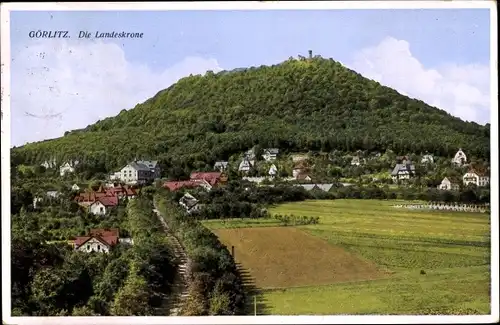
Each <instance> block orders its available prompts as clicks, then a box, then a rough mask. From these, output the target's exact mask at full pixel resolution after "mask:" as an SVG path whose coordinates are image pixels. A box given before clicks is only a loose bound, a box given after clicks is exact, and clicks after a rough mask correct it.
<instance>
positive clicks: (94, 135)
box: [12, 57, 490, 172]
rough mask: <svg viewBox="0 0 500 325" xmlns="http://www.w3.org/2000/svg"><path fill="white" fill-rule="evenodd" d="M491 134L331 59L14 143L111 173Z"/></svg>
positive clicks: (475, 151) (217, 78)
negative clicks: (139, 165)
mask: <svg viewBox="0 0 500 325" xmlns="http://www.w3.org/2000/svg"><path fill="white" fill-rule="evenodd" d="M408 77H409V78H411V76H408ZM489 135H490V130H489V125H486V126H481V125H478V124H476V123H469V122H464V121H462V120H460V119H459V118H456V117H453V116H451V115H449V114H448V113H446V112H445V111H443V110H440V109H437V108H434V107H431V106H429V105H427V104H425V103H424V102H422V101H419V100H415V99H410V98H408V97H406V96H403V95H401V94H399V93H398V92H396V91H395V90H393V89H391V88H388V87H384V86H382V85H380V84H379V83H378V82H375V81H372V80H369V79H366V78H364V77H363V76H361V75H360V74H358V73H356V72H355V71H352V70H349V69H347V68H346V67H344V66H342V65H341V64H340V63H338V62H336V61H334V60H332V59H323V58H321V57H314V58H312V59H305V58H299V59H294V58H290V59H289V60H287V61H285V62H283V63H281V64H278V65H274V66H261V67H252V68H248V69H243V70H241V69H238V71H223V72H220V73H217V74H214V73H211V72H208V73H207V74H206V75H205V76H200V75H197V76H189V77H186V78H183V79H181V80H180V81H178V82H177V83H176V84H174V85H172V86H171V87H169V88H168V89H165V90H162V91H160V92H159V93H158V94H156V95H155V96H154V97H153V98H151V99H149V100H147V101H146V102H144V103H142V104H140V105H137V106H136V107H135V108H134V109H130V110H123V111H121V112H120V114H118V115H117V116H115V117H111V118H107V119H105V120H102V121H98V122H97V123H95V124H93V125H90V126H88V127H87V128H86V129H84V130H77V131H72V132H68V133H67V134H66V135H65V136H64V137H62V138H58V139H55V140H50V141H44V142H39V143H33V144H29V145H26V146H23V147H19V148H14V149H13V150H12V162H13V164H18V163H28V164H29V163H41V162H43V161H44V160H46V159H49V158H52V157H55V158H56V159H57V160H58V161H64V160H67V159H78V160H80V161H83V162H86V163H87V164H92V165H94V166H99V169H101V170H102V171H103V172H106V171H111V170H113V169H115V168H120V167H121V165H123V164H125V163H126V162H127V161H129V160H130V159H134V158H141V157H143V158H156V159H158V160H160V162H161V163H162V164H165V165H170V166H171V165H179V166H197V165H200V164H202V165H204V164H205V163H209V164H210V163H212V162H213V161H215V160H216V159H227V158H228V157H229V156H230V155H232V154H234V153H237V152H239V151H243V150H246V149H248V148H250V147H252V146H253V145H254V144H257V143H258V144H260V145H262V146H265V147H267V146H269V147H279V148H280V149H281V150H282V152H283V151H285V152H286V151H303V150H306V151H307V150H322V151H331V150H334V149H336V150H346V151H353V150H356V149H363V150H380V151H384V150H386V149H392V150H393V151H394V152H396V153H402V154H403V153H407V152H416V153H417V152H425V151H429V152H431V153H433V154H435V155H439V156H451V155H452V154H454V153H455V152H456V151H457V149H458V148H459V147H461V148H463V149H464V150H465V151H466V152H468V153H469V154H472V155H474V156H477V157H483V158H488V157H489V152H490V148H489V147H490V140H489ZM202 162H203V163H202Z"/></svg>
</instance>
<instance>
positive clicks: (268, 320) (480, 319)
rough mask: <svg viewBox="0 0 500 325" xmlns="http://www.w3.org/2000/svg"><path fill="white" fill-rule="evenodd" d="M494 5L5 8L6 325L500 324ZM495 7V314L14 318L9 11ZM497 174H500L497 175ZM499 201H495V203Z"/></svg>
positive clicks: (493, 65)
mask: <svg viewBox="0 0 500 325" xmlns="http://www.w3.org/2000/svg"><path fill="white" fill-rule="evenodd" d="M495 4H496V3H495V2H494V1H487V0H485V1H479V0H476V1H331V2H323V1H302V2H298V1H297V2H291V1H290V2H289V1H279V2H278V1H272V2H266V1H252V2H250V1H249V2H237V1H235V2H184V3H181V2H171V3H165V2H162V3H152V2H144V3H143V2H135V3H134V2H129V3H123V2H122V3H89V2H87V3H85V2H80V3H61V2H59V3H4V4H2V7H1V40H2V46H1V65H2V66H1V67H2V73H1V87H2V103H1V104H2V105H1V106H2V121H1V130H2V133H1V143H2V146H1V163H2V164H1V170H2V180H3V181H2V187H1V189H2V315H3V322H4V323H7V324H67V323H71V324H73V325H78V324H96V325H97V324H185V323H188V324H234V323H240V324H318V323H331V324H360V323H367V324H382V323H384V324H409V323H421V324H431V323H433V324H436V323H492V322H498V320H499V307H498V306H499V304H500V302H499V278H498V274H499V273H498V272H499V265H498V249H499V236H498V226H499V222H498V215H499V206H498V201H496V200H498V194H499V192H498V172H499V171H498V160H497V158H498V98H497V95H498V80H497V76H498V70H497V69H498V68H497V67H498V66H497V64H498V63H497V58H498V49H497V47H498V38H497V12H496V7H495ZM424 8H429V9H431V8H434V9H439V8H441V9H445V8H489V9H490V69H491V74H490V89H491V91H490V96H491V105H490V110H491V157H492V159H491V176H492V177H491V194H492V195H491V197H492V201H491V313H492V314H491V315H486V316H206V317H204V316H200V317H172V316H166V317H11V296H10V294H11V288H10V267H11V264H10V204H11V202H10V136H11V134H10V19H9V17H10V16H9V14H10V11H14V10H15V11H18V10H19V11H66V10H67V11H90V10H93V11H95V10H106V11H111V10H133V11H138V10H141V11H146V10H293V9H306V10H324V9H424ZM495 175H496V176H495ZM495 199H496V200H495Z"/></svg>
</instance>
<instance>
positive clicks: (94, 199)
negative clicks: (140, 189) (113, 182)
mask: <svg viewBox="0 0 500 325" xmlns="http://www.w3.org/2000/svg"><path fill="white" fill-rule="evenodd" d="M136 196H137V192H136V191H135V189H133V188H131V187H128V186H116V187H113V188H104V187H102V186H101V187H99V189H98V190H97V191H92V192H87V193H80V194H79V195H77V196H76V197H75V199H74V200H75V202H77V203H78V204H79V205H80V206H81V207H83V208H85V209H86V210H87V211H88V212H89V213H93V214H95V215H100V216H103V215H106V214H107V213H108V212H109V209H111V208H114V207H116V206H118V204H119V202H120V200H122V199H125V198H127V199H134V198H135V197H136Z"/></svg>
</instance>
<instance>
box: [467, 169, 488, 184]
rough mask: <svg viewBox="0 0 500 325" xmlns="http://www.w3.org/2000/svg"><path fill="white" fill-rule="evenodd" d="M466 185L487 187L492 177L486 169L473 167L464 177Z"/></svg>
mask: <svg viewBox="0 0 500 325" xmlns="http://www.w3.org/2000/svg"><path fill="white" fill-rule="evenodd" d="M462 180H463V184H464V186H467V185H469V184H474V185H476V186H478V187H485V186H488V185H489V184H490V177H489V176H488V175H487V174H486V172H485V171H482V170H478V169H474V168H471V169H469V171H468V172H467V173H465V174H464V176H463V177H462Z"/></svg>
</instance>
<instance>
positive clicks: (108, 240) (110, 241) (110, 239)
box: [73, 235, 118, 247]
mask: <svg viewBox="0 0 500 325" xmlns="http://www.w3.org/2000/svg"><path fill="white" fill-rule="evenodd" d="M92 238H95V239H97V240H98V241H100V242H102V243H103V244H106V245H108V246H112V245H115V244H116V243H117V242H118V236H106V237H101V236H98V235H91V236H82V237H76V239H75V241H74V242H73V243H74V245H75V246H77V247H79V246H82V245H83V244H85V243H86V242H87V241H89V240H90V239H92Z"/></svg>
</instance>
